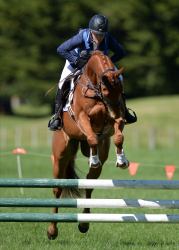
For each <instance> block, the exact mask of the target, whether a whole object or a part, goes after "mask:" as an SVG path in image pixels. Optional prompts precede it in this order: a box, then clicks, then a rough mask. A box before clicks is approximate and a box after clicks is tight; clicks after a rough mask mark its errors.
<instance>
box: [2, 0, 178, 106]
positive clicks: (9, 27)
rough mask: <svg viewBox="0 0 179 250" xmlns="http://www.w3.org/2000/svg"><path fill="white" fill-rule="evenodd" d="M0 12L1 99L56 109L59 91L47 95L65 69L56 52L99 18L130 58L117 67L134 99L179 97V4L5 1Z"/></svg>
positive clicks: (170, 1) (137, 0)
mask: <svg viewBox="0 0 179 250" xmlns="http://www.w3.org/2000/svg"><path fill="white" fill-rule="evenodd" d="M0 8H1V15H0V30H1V40H0V53H1V58H0V63H1V74H0V83H1V89H0V90H1V95H5V96H11V95H13V94H18V95H19V96H20V97H21V99H24V100H28V101H29V102H31V103H37V104H40V103H45V102H50V103H53V100H54V96H55V93H54V91H53V92H52V93H51V94H49V95H48V97H47V98H46V99H44V95H45V93H46V92H47V90H48V89H50V88H51V87H52V86H54V85H55V84H56V83H57V82H58V79H59V77H60V73H61V70H62V68H63V65H64V59H63V58H61V57H60V56H59V55H58V54H57V52H56V49H57V47H58V46H59V45H60V44H61V43H63V42H64V41H65V40H67V39H69V38H71V37H72V36H73V35H75V34H76V32H77V31H78V29H79V28H83V27H88V23H89V20H90V18H91V17H92V16H93V15H95V14H97V13H101V14H104V15H105V16H106V17H107V18H108V19H109V21H110V32H111V34H112V35H113V36H114V37H115V38H116V40H118V41H119V43H120V44H121V45H122V46H123V47H124V48H125V50H126V52H127V56H126V57H125V58H124V59H123V60H122V61H120V62H118V63H117V64H116V66H117V67H122V66H124V67H125V71H124V79H125V88H126V92H127V94H128V96H131V97H138V96H147V95H155V94H157V95H159V94H174V93H179V84H178V82H179V73H178V66H179V45H178V40H179V33H178V26H179V19H178V10H179V2H178V1H177V0H166V1H162V0H160V1H154V0H150V1H146V0H144V1H142V0H135V1H133V0H126V1H121V0H113V1H109V0H106V1H101V0H98V1H94V0H91V1H87V0H78V1H77V0H74V1H70V0H66V1H65V0H53V1H51V0H44V1H43V2H42V1H37V0H31V1H28V0H8V1H6V0H2V1H1V2H0Z"/></svg>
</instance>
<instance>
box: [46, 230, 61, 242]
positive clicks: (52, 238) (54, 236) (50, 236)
mask: <svg viewBox="0 0 179 250" xmlns="http://www.w3.org/2000/svg"><path fill="white" fill-rule="evenodd" d="M57 236H58V229H57V230H56V234H55V235H52V234H50V232H49V230H47V237H48V238H49V240H55V239H56V238H57Z"/></svg>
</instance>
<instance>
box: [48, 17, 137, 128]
mask: <svg viewBox="0 0 179 250" xmlns="http://www.w3.org/2000/svg"><path fill="white" fill-rule="evenodd" d="M108 30H109V24H108V19H107V18H106V17H105V16H103V15H95V16H93V17H92V18H91V20H90V22H89V28H87V29H84V30H81V31H79V32H78V34H77V35H76V36H74V37H72V38H71V39H69V40H68V41H66V42H64V43H63V44H62V45H60V46H59V47H58V49H57V52H58V53H59V54H60V55H61V56H62V57H64V58H65V59H66V63H65V66H64V69H63V72H62V75H61V78H60V82H59V86H58V88H57V92H56V97H55V115H54V116H53V117H52V118H51V119H50V121H49V124H48V127H49V129H50V130H52V131H56V130H58V127H60V128H61V127H62V119H61V116H60V115H59V108H62V107H61V106H62V103H63V98H62V95H61V88H62V86H63V83H64V82H65V80H63V79H65V78H66V77H67V76H68V75H69V74H70V73H71V72H72V71H74V70H75V69H78V70H79V69H81V68H82V67H83V66H84V65H85V64H86V63H87V61H88V59H89V58H90V54H91V52H93V51H95V50H101V51H103V53H104V54H105V55H107V53H108V52H109V50H111V51H112V52H113V53H114V54H113V55H112V57H111V61H112V62H113V63H116V62H117V61H119V60H121V59H122V58H123V57H124V56H125V55H126V52H125V50H124V49H123V47H122V46H121V45H120V44H119V43H118V42H117V41H116V40H115V39H114V38H113V36H112V35H111V34H109V33H108ZM116 70H117V69H116ZM123 101H124V104H125V96H124V94H123ZM125 107H126V105H125ZM61 114H62V111H61ZM125 120H126V122H127V123H134V122H136V121H137V117H136V116H133V115H131V114H130V113H129V110H128V109H127V108H126V112H125Z"/></svg>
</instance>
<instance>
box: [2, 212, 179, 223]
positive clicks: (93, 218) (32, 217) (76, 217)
mask: <svg viewBox="0 0 179 250" xmlns="http://www.w3.org/2000/svg"><path fill="white" fill-rule="evenodd" d="M0 221H1V222H113V223H115V222H117V223H119V222H123V223H128V222H129V223H156V222H158V223H179V214H68V213H67V214H46V213H1V214H0Z"/></svg>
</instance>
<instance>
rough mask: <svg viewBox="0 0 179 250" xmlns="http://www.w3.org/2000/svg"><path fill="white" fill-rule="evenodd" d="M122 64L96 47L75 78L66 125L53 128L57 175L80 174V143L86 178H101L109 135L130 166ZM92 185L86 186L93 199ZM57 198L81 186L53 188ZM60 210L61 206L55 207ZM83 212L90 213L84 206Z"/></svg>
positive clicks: (123, 164)
mask: <svg viewBox="0 0 179 250" xmlns="http://www.w3.org/2000/svg"><path fill="white" fill-rule="evenodd" d="M122 71H123V68H121V69H120V70H118V71H115V67H114V65H113V63H112V61H111V60H110V58H109V57H108V56H106V55H104V54H103V52H101V51H98V50H97V51H94V52H93V53H92V55H91V57H90V59H89V60H88V63H87V64H86V65H85V67H84V68H83V69H82V74H81V76H80V77H79V78H78V79H77V80H76V82H75V89H74V93H73V100H72V103H71V104H70V106H69V107H70V108H69V110H68V111H69V112H64V113H63V128H62V129H60V131H54V132H53V138H52V151H53V155H54V164H53V175H54V179H75V178H79V177H78V175H77V173H76V171H75V157H76V154H77V152H78V148H79V146H80V147H81V152H82V154H83V155H84V156H85V157H88V158H89V162H88V163H89V167H90V169H89V173H88V174H87V176H86V178H87V179H98V178H99V176H100V174H101V171H102V166H103V164H104V163H105V161H106V160H107V158H108V153H109V148H110V137H111V136H113V141H114V144H115V146H116V155H117V161H116V166H117V167H119V168H121V169H126V168H128V167H129V161H128V160H127V159H126V157H125V154H124V150H123V146H122V145H123V140H124V136H123V134H122V131H123V129H124V126H125V120H124V117H125V106H124V103H123V100H122V92H123V82H122V80H121V78H120V75H121V73H122ZM92 192H93V189H87V190H85V193H86V198H88V199H90V198H91V195H92ZM53 193H54V197H55V198H60V197H61V198H64V197H67V196H68V197H69V195H70V197H74V196H76V197H80V196H81V194H80V191H79V190H78V189H72V190H70V189H64V188H53ZM54 213H58V208H57V207H55V208H54ZM83 213H90V209H89V208H85V209H84V210H83ZM78 228H79V230H80V232H81V233H86V232H87V231H88V229H89V223H79V224H78ZM57 235H58V228H57V222H51V225H50V226H49V228H48V230H47V236H48V238H49V239H52V240H53V239H55V238H56V237H57Z"/></svg>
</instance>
